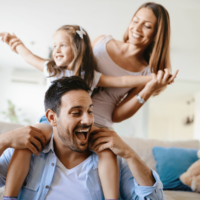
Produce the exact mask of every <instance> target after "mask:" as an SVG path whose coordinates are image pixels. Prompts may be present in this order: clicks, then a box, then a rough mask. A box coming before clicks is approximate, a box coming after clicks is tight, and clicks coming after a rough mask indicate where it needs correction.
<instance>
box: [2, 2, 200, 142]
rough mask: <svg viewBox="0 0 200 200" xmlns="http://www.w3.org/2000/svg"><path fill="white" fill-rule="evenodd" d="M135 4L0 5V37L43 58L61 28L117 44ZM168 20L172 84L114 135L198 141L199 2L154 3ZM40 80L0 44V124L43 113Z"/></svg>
mask: <svg viewBox="0 0 200 200" xmlns="http://www.w3.org/2000/svg"><path fill="white" fill-rule="evenodd" d="M144 2H146V1H143V0H142V1H141V0H140V1H139V0H137V1H136V0H73V1H72V0H28V1H27V0H17V1H16V0H1V1H0V32H3V31H6V32H10V33H13V32H14V33H15V34H16V35H17V36H18V37H19V38H20V39H21V40H22V41H23V42H24V44H25V45H26V46H27V47H28V48H29V49H30V50H31V51H32V52H33V53H35V54H36V55H38V56H40V57H43V58H48V55H49V51H50V48H51V47H52V40H51V39H52V35H53V33H54V32H55V30H56V29H57V28H59V27H60V26H62V25H64V24H78V25H81V26H82V27H84V28H85V29H86V30H87V32H88V33H89V35H90V38H91V40H93V39H95V38H96V37H97V36H99V35H105V34H110V35H113V37H114V38H115V39H118V40H122V37H123V33H124V32H125V30H126V28H127V26H128V24H129V22H130V20H131V17H132V15H133V14H134V12H135V11H136V10H137V8H138V7H139V6H140V5H141V4H142V3H144ZM155 2H157V3H160V4H162V5H164V7H165V8H166V9H167V10H168V12H169V14H170V19H171V61H172V69H173V71H175V70H176V69H179V70H180V72H179V74H178V77H177V79H176V81H175V83H174V84H173V85H171V86H169V87H168V88H167V90H165V91H164V92H163V93H162V94H161V95H159V96H157V97H153V98H151V99H150V100H149V101H148V102H147V103H146V104H145V105H144V107H143V108H142V109H140V111H138V113H137V114H135V115H134V116H133V117H132V118H130V119H128V120H126V121H124V122H122V123H119V124H115V130H116V132H117V133H119V134H120V135H126V136H137V137H146V138H155V139H168V140H180V139H183V140H184V139H200V39H199V37H200V23H199V19H200V1H199V0H176V1H174V0H160V1H155ZM45 88H46V87H45V79H44V78H43V74H42V72H40V71H38V70H36V69H34V67H32V66H30V65H28V64H26V63H25V62H24V61H23V60H22V58H21V57H20V56H19V55H17V54H15V53H13V52H11V50H10V49H9V47H8V46H7V45H6V44H4V43H2V42H0V121H5V122H15V123H20V124H24V125H26V124H34V123H35V122H36V121H37V119H38V118H39V117H40V116H41V115H43V114H44V107H43V98H44V93H45Z"/></svg>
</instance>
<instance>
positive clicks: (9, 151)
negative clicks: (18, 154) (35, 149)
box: [1, 148, 15, 159]
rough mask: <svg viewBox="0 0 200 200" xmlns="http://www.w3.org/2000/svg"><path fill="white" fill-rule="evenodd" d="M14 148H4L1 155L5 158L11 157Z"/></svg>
mask: <svg viewBox="0 0 200 200" xmlns="http://www.w3.org/2000/svg"><path fill="white" fill-rule="evenodd" d="M14 150H15V149H13V148H8V149H6V150H5V151H4V152H3V154H2V156H1V157H5V158H6V159H11V157H12V155H13V153H14Z"/></svg>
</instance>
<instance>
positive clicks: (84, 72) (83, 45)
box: [47, 25, 96, 86]
mask: <svg viewBox="0 0 200 200" xmlns="http://www.w3.org/2000/svg"><path fill="white" fill-rule="evenodd" d="M60 30H63V31H66V32H67V34H68V35H69V37H70V42H71V47H72V51H73V56H74V57H73V59H72V61H71V62H70V63H69V65H68V66H65V67H57V66H56V63H55V61H54V60H51V61H49V62H48V64H47V67H48V68H47V70H48V72H49V74H50V77H53V76H57V75H60V74H61V73H62V72H63V73H64V71H65V70H66V69H69V70H73V71H74V75H75V76H79V77H81V78H83V79H84V80H85V81H86V83H87V84H88V85H89V86H91V85H92V82H93V79H94V70H95V69H96V60H95V58H94V55H93V51H92V46H91V42H90V38H89V36H88V34H87V32H86V31H85V30H84V29H83V30H84V31H85V33H86V35H83V39H82V38H80V36H79V35H78V34H77V32H76V31H79V30H80V26H76V25H64V26H62V27H61V28H59V29H58V30H57V31H60Z"/></svg>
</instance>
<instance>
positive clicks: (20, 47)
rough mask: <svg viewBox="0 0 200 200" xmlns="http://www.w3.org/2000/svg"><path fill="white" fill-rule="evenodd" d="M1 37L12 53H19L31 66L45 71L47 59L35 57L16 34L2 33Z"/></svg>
mask: <svg viewBox="0 0 200 200" xmlns="http://www.w3.org/2000/svg"><path fill="white" fill-rule="evenodd" d="M0 36H1V37H2V41H3V42H6V43H7V44H8V45H9V46H10V48H11V50H12V51H14V52H16V53H18V54H19V55H20V56H21V57H22V58H23V59H24V60H25V61H26V62H27V63H29V64H30V65H32V66H34V67H35V68H37V69H39V70H40V71H43V69H44V63H45V61H46V60H45V59H43V58H40V57H38V56H36V55H34V54H33V53H32V52H31V51H30V50H28V49H27V48H26V47H25V46H24V44H23V43H22V41H21V40H20V39H19V38H17V37H16V36H15V35H14V34H13V35H10V34H9V33H0Z"/></svg>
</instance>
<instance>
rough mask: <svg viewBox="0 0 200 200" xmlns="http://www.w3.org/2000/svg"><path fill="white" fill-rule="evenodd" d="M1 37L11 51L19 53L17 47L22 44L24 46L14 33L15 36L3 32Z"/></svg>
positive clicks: (0, 34)
mask: <svg viewBox="0 0 200 200" xmlns="http://www.w3.org/2000/svg"><path fill="white" fill-rule="evenodd" d="M0 36H1V37H2V38H1V40H2V41H3V42H5V43H7V44H8V45H9V46H10V48H11V50H12V51H14V52H15V53H17V50H16V47H17V46H18V45H20V44H22V45H23V43H22V41H21V40H20V39H19V38H17V36H16V35H15V34H14V33H13V35H11V34H9V33H6V32H3V33H0Z"/></svg>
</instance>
